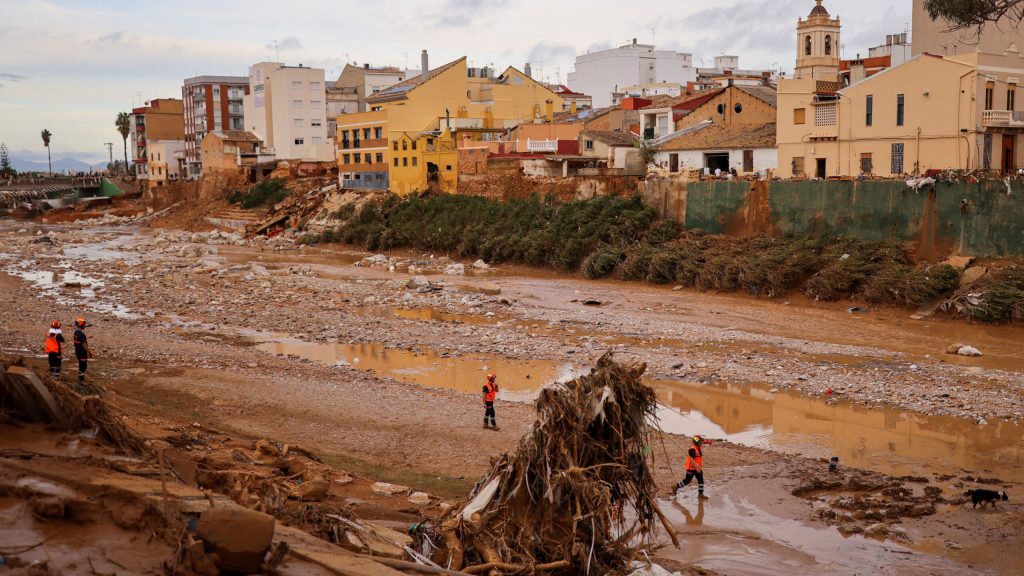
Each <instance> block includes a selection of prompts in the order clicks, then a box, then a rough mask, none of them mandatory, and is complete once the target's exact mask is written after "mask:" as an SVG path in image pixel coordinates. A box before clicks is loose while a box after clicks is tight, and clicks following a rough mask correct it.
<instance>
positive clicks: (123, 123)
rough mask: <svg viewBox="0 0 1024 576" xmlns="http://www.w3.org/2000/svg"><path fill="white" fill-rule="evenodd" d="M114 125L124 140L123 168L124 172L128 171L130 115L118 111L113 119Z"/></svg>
mask: <svg viewBox="0 0 1024 576" xmlns="http://www.w3.org/2000/svg"><path fill="white" fill-rule="evenodd" d="M114 126H116V127H117V131H118V132H119V133H120V134H121V140H123V141H124V169H125V173H127V172H128V134H130V133H131V131H132V120H131V116H129V115H128V113H127V112H118V113H117V120H115V121H114Z"/></svg>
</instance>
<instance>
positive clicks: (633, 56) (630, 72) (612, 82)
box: [567, 38, 697, 108]
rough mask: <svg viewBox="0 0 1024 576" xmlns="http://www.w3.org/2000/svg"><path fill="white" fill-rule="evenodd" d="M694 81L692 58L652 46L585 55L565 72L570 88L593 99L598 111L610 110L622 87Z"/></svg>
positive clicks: (634, 41) (637, 46) (630, 47)
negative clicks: (615, 96) (608, 107)
mask: <svg viewBox="0 0 1024 576" xmlns="http://www.w3.org/2000/svg"><path fill="white" fill-rule="evenodd" d="M696 79H697V69H696V68H694V67H693V55H692V54H685V53H682V52H674V51H671V50H657V49H656V48H655V47H654V45H653V44H638V43H637V41H636V38H634V39H633V42H632V43H631V44H626V45H625V46H619V47H617V48H611V49H608V50H601V51H598V52H588V53H587V54H581V55H579V56H577V57H576V66H575V68H574V70H573V71H572V72H569V75H568V80H567V84H568V85H569V87H570V88H572V89H573V90H575V91H577V92H581V93H583V94H589V95H590V96H591V97H592V98H593V105H594V106H596V107H598V108H603V107H605V106H611V105H612V104H613V103H614V95H615V94H622V93H623V90H624V89H625V88H626V87H636V86H642V85H644V84H660V83H663V82H668V83H674V84H680V85H682V86H685V85H686V83H687V82H693V81H694V80H696Z"/></svg>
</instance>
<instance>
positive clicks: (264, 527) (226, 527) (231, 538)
mask: <svg viewBox="0 0 1024 576" xmlns="http://www.w3.org/2000/svg"><path fill="white" fill-rule="evenodd" d="M196 536H198V537H199V538H200V539H202V541H203V543H204V548H205V550H206V551H207V552H212V553H214V554H216V555H217V567H218V568H220V569H221V570H223V571H227V572H241V573H243V574H252V573H258V572H260V569H261V566H262V565H263V557H264V556H266V554H267V550H269V549H270V544H271V542H272V541H273V539H274V517H273V516H270V515H268V514H264V513H262V512H257V511H255V510H249V509H248V508H241V507H237V506H231V507H226V506H225V507H217V508H211V509H209V510H207V511H206V512H203V513H202V515H201V516H200V517H199V526H198V528H197V529H196Z"/></svg>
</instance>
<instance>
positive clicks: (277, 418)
mask: <svg viewBox="0 0 1024 576" xmlns="http://www.w3.org/2000/svg"><path fill="white" fill-rule="evenodd" d="M41 231H45V232H46V233H48V234H50V236H51V237H52V238H53V239H54V244H35V243H32V242H31V241H32V240H33V239H35V238H36V237H37V236H36V235H35V233H34V232H35V229H33V230H31V231H28V230H27V231H26V232H25V233H23V234H19V233H18V231H17V229H11V227H9V226H8V227H0V238H2V239H3V241H4V243H3V245H2V247H0V269H2V270H4V271H5V273H4V274H0V294H2V296H0V323H2V325H3V326H4V330H3V331H2V332H0V348H3V349H4V351H6V352H9V353H10V352H21V353H25V354H31V353H33V352H34V351H35V349H36V348H37V347H38V345H39V344H38V341H39V339H40V336H39V333H40V330H41V329H40V327H45V326H47V325H48V324H49V321H50V320H51V319H52V318H54V317H57V318H62V319H64V320H65V322H68V321H69V320H70V319H71V318H74V317H75V316H76V315H78V314H80V313H81V311H82V310H83V309H84V310H85V311H86V313H87V314H88V316H89V318H90V322H91V323H92V324H93V325H94V327H93V328H92V329H91V330H90V336H91V337H93V338H94V342H95V346H96V347H97V350H98V352H99V354H98V358H97V359H96V361H95V362H94V366H93V367H92V368H91V369H90V370H93V371H95V373H96V375H97V377H102V378H104V379H106V380H107V381H108V382H109V388H110V390H111V391H112V392H113V397H114V398H115V399H116V401H117V402H119V403H121V404H122V405H124V406H127V407H130V408H132V409H133V410H136V411H139V412H142V413H152V414H156V415H160V416H162V417H168V418H175V419H181V420H183V421H192V422H198V423H202V424H204V425H210V426H215V427H218V428H220V429H224V430H228V431H231V432H233V433H238V434H241V435H244V436H247V437H261V436H266V437H271V438H275V439H278V440H280V441H284V442H293V443H298V444H302V445H310V446H313V447H315V448H316V449H317V450H320V451H322V452H323V453H324V454H325V456H326V457H327V459H328V460H329V461H331V463H333V464H335V465H338V466H340V467H342V468H345V469H348V470H353V471H357V472H361V473H365V474H368V475H372V476H374V477H378V478H381V479H385V480H389V481H393V482H399V483H404V484H407V485H414V486H417V487H421V488H422V489H424V490H427V491H430V492H431V493H436V494H439V495H442V496H444V497H457V496H459V495H461V494H464V493H465V490H466V489H467V488H468V487H469V486H471V485H472V483H473V482H475V480H476V478H477V477H478V476H479V474H481V473H482V472H483V471H485V470H486V469H487V467H488V466H489V459H490V458H492V457H494V456H497V455H498V454H500V453H501V452H502V451H504V450H508V449H510V447H511V446H513V445H514V443H515V442H516V440H517V439H518V438H519V437H520V436H521V435H522V433H523V432H524V431H525V430H526V429H527V427H528V426H529V425H530V423H531V421H532V413H531V412H532V411H531V407H530V405H529V401H530V399H531V398H532V397H533V395H534V394H535V393H536V390H537V389H538V388H539V387H541V386H543V385H544V384H545V383H547V382H550V381H552V380H555V379H565V378H567V377H569V376H571V375H572V374H574V373H576V372H577V371H579V370H582V369H586V367H587V366H589V365H590V364H591V363H592V362H593V361H594V360H595V359H596V357H597V356H599V355H600V354H601V353H603V352H604V351H605V350H608V349H613V350H615V351H616V354H617V355H618V356H619V357H621V358H625V359H629V360H636V361H642V362H647V363H648V364H649V366H650V370H649V372H648V373H649V375H650V377H651V380H650V381H651V383H652V385H653V386H655V387H656V388H657V389H658V391H659V398H660V399H661V400H662V402H663V403H664V405H665V407H664V409H663V410H662V413H661V414H660V415H659V416H660V417H661V425H662V426H663V427H664V429H665V430H666V431H668V432H670V433H671V435H669V436H666V438H667V440H666V443H665V446H664V448H663V449H662V448H659V449H658V450H656V451H655V452H656V455H657V456H656V458H657V465H658V471H659V484H661V485H663V486H671V485H672V483H673V482H674V479H677V478H678V476H679V475H680V470H679V469H678V468H679V462H680V459H681V458H680V456H679V455H680V454H681V452H682V449H683V447H684V446H683V445H682V444H684V443H685V439H684V436H686V435H689V434H693V433H701V434H704V435H706V436H709V437H712V438H716V439H725V440H728V442H727V443H723V444H717V445H716V446H715V449H717V454H716V455H715V458H716V459H717V462H715V460H714V459H712V460H711V461H712V462H715V463H714V464H713V466H714V468H712V470H713V471H714V480H713V484H712V486H714V488H713V494H715V496H716V498H715V500H713V501H712V502H709V503H707V504H706V505H705V515H704V517H703V519H702V523H701V524H698V525H695V524H692V521H691V520H689V519H688V518H687V515H686V513H684V512H683V511H682V510H681V509H679V510H677V512H678V513H677V514H676V515H675V516H674V519H673V521H674V523H675V524H676V525H677V526H678V527H680V529H681V530H683V531H684V532H686V531H687V530H689V531H691V532H693V536H694V538H695V539H694V542H700V546H699V547H698V546H694V547H687V550H686V552H687V554H683V555H679V554H675V553H666V554H667V556H666V557H667V558H676V559H679V560H685V561H696V562H697V563H698V564H701V565H707V566H708V567H709V568H713V569H716V570H717V569H721V570H722V571H724V572H726V573H740V574H742V573H763V572H757V571H756V570H755V568H756V565H758V564H760V565H763V561H762V560H751V558H754V559H767V558H777V559H782V560H784V562H782V563H781V564H780V566H786V567H789V568H792V571H790V572H788V573H820V571H821V570H826V571H831V572H834V573H848V574H856V573H871V572H873V570H871V569H868V570H865V569H864V566H875V567H877V566H881V565H882V564H878V563H877V562H876V560H877V559H879V558H883V559H884V558H890V559H892V563H893V564H894V565H898V566H899V567H900V570H899V573H910V574H913V573H942V572H941V571H935V570H932V571H931V572H928V571H927V570H926V569H924V568H922V569H920V570H919V571H916V572H915V570H918V568H920V567H931V566H939V565H941V562H942V561H949V562H955V563H956V565H958V566H961V567H962V568H964V569H966V567H967V566H974V567H975V568H976V569H978V570H980V571H981V573H1013V572H1012V570H1009V569H1008V568H1007V566H1014V565H1015V564H1012V563H1008V561H1007V560H1006V558H1007V557H1009V558H1010V559H1011V560H1013V561H1015V562H1019V561H1020V560H1021V556H1020V553H1019V550H1020V549H1022V547H1021V543H1022V540H1021V537H1020V534H1021V531H1020V527H1021V518H1022V513H1021V509H1020V508H1018V507H1017V506H1016V504H1014V502H1013V501H1012V500H1011V502H1010V503H1009V504H1010V505H1009V506H1007V507H1005V511H1003V512H1000V513H989V512H987V511H986V512H985V513H983V514H973V511H969V510H967V509H965V508H964V507H963V506H962V504H961V503H960V502H958V501H956V500H955V498H954V496H955V495H956V494H958V493H959V492H962V491H963V490H965V489H966V488H969V487H974V486H977V485H979V484H978V483H977V480H978V479H979V478H980V479H982V480H986V481H988V480H992V479H995V480H996V481H997V482H996V483H995V484H993V485H992V486H996V485H998V486H1001V487H1003V488H1005V489H1007V490H1008V491H1010V492H1011V493H1013V492H1015V491H1019V485H1020V483H1021V482H1024V432H1022V429H1021V425H1020V424H1019V421H1020V417H1021V415H1022V414H1024V410H1022V406H1024V403H1022V402H1024V399H1022V397H1021V390H1022V388H1021V386H1022V382H1024V380H1022V371H1024V361H1021V358H1020V355H1021V349H1020V346H1019V344H1016V343H1019V342H1021V341H1024V338H1021V336H1022V334H1024V333H1021V331H1020V329H1019V328H1015V327H985V326H972V325H964V324H955V325H954V324H951V323H946V322H942V321H940V320H929V321H925V322H921V321H912V320H909V319H905V318H902V317H901V314H902V313H899V314H898V313H895V312H888V311H884V310H872V311H869V312H868V313H866V314H850V313H848V312H846V310H845V308H842V307H839V306H831V305H830V306H819V305H815V304H813V303H807V302H799V301H797V300H791V301H789V302H788V304H787V302H786V301H782V302H763V301H757V300H751V299H747V298H742V297H735V296H727V297H723V296H718V295H710V294H698V293H694V292H686V291H683V292H675V291H672V290H670V289H663V288H657V287H649V286H641V285H638V284H635V283H629V284H624V283H618V282H613V281H607V282H606V281H602V282H588V281H584V280H581V279H576V278H571V277H566V276H559V275H555V274H550V273H535V271H531V270H523V269H517V268H508V269H499V270H496V271H495V270H491V271H487V272H481V273H470V274H469V275H468V276H465V277H448V276H443V275H440V274H437V273H430V272H429V271H428V273H426V274H424V275H425V276H426V278H427V279H428V281H431V282H433V283H434V285H432V286H430V287H429V289H425V290H411V289H409V288H407V287H406V286H405V282H406V280H407V279H408V278H409V276H410V275H409V274H403V273H400V272H389V271H388V270H387V269H386V268H371V267H365V266H354V265H353V264H354V263H355V262H358V261H360V260H361V259H362V258H363V257H364V256H365V255H364V254H358V253H349V252H345V251H344V250H343V249H342V248H338V247H333V248H328V249H315V250H298V249H296V248H295V247H293V246H275V245H256V246H253V245H250V244H249V243H246V242H244V241H242V242H240V243H241V245H232V242H234V241H233V240H231V239H230V238H228V239H223V238H220V239H214V240H213V241H211V239H210V238H209V237H208V236H207V237H194V236H192V235H191V234H189V235H184V234H179V233H177V232H174V231H163V232H161V231H157V232H156V233H153V232H152V231H146V230H139V229H134V228H117V229H91V228H81V229H76V228H60V227H58V228H52V227H51V228H43V229H41ZM192 240H196V241H194V242H193V241H192ZM406 256H416V257H419V256H420V255H406ZM423 259H424V260H426V261H429V260H430V259H429V255H426V257H425V258H423ZM442 282H443V283H444V285H443V286H442V285H441V283H442ZM483 283H496V284H498V285H499V286H500V288H501V294H500V296H487V295H484V294H481V292H480V290H479V287H480V285H482V284H483ZM585 299H593V300H597V301H599V302H600V303H601V305H599V306H586V305H583V304H582V303H581V301H582V300H585ZM953 339H955V340H958V341H963V342H965V343H969V344H971V345H974V346H977V347H979V348H982V349H983V350H984V352H985V356H983V357H981V358H960V357H950V356H945V355H944V354H942V352H943V350H944V349H945V346H947V345H948V343H949V342H947V341H948V340H953ZM488 370H495V371H497V372H498V374H499V378H500V381H501V382H502V383H503V385H504V388H503V392H502V396H501V399H500V400H499V404H498V415H499V423H500V425H501V427H502V429H501V431H499V432H492V431H484V430H482V429H481V426H480V416H481V415H482V409H481V406H480V400H479V398H478V396H477V395H476V392H477V386H478V384H479V383H480V381H481V380H482V377H483V374H485V373H486V371H488ZM825 388H831V389H832V394H829V395H825V394H823V390H824V389H825ZM831 455H839V456H840V459H841V462H842V463H843V465H844V466H849V467H851V468H853V467H855V468H863V469H864V470H866V471H867V472H866V473H867V474H870V475H875V476H886V477H889V476H894V477H899V476H913V477H924V478H926V479H927V480H928V483H929V484H930V485H934V486H936V487H938V488H940V489H941V490H942V494H943V498H946V499H948V500H950V501H951V502H952V503H941V504H940V505H939V506H938V508H937V510H938V512H937V513H935V514H931V515H929V516H928V517H927V518H926V519H924V520H920V519H912V520H907V519H902V518H889V519H885V522H886V523H888V524H887V525H894V526H902V527H904V528H905V529H906V530H907V537H908V541H907V542H903V541H900V542H892V540H891V539H890V538H888V537H886V536H884V535H883V536H881V537H875V536H864V535H862V534H860V533H852V534H847V535H842V534H840V533H839V532H838V531H837V528H836V526H835V525H832V524H829V523H828V521H827V520H828V519H824V518H822V517H821V515H820V514H819V509H823V508H824V507H827V508H829V509H831V508H833V505H832V504H831V503H827V502H826V503H824V504H822V503H821V502H817V503H816V502H812V501H811V500H809V499H807V498H803V497H796V496H794V495H793V494H791V491H792V490H793V489H794V488H795V487H796V486H798V485H799V483H800V482H801V479H802V477H804V476H806V470H807V469H809V468H810V467H818V468H820V467H822V466H824V464H823V463H822V461H821V460H820V459H821V458H824V457H828V456H831ZM1000 489H1001V488H1000ZM917 491H918V492H920V491H921V490H920V487H918V490H917ZM666 496H667V495H666ZM755 496H756V497H755ZM835 496H836V497H840V496H843V494H842V491H841V490H840V491H838V492H837V493H836V494H835ZM688 497H692V494H690V495H689V496H687V495H684V496H682V497H680V498H681V499H680V500H679V502H680V506H684V507H685V506H686V505H687V502H688V501H687V498H688ZM689 504H690V505H691V507H692V504H693V503H692V502H690V503H689ZM672 506H673V507H674V506H675V504H672ZM688 512H690V516H693V515H694V514H695V513H696V509H693V510H689V509H688ZM857 522H858V523H859V527H860V528H861V529H862V530H863V529H865V528H867V527H868V524H867V522H866V521H865V520H864V519H859V520H857ZM780 523H782V524H785V525H786V526H789V527H790V528H791V529H790V530H788V531H786V532H781V531H776V530H774V529H773V528H772V526H774V525H776V524H780ZM915 523H916V524H915ZM694 526H699V527H698V528H694ZM972 528H973V530H972ZM981 528H984V529H981ZM951 534H955V537H952V536H949V535H951ZM695 550H699V551H701V552H699V553H694V551H695ZM741 550H749V551H753V552H751V554H752V555H751V556H750V557H747V556H745V553H741V552H740V551H741ZM995 550H1003V551H1004V553H1003V554H999V553H995V552H994V551H995ZM1006 551H1017V552H1009V553H1006ZM867 558H872V559H875V560H872V562H875V563H870V562H869V563H868V564H863V563H861V564H858V562H857V560H858V559H867ZM903 559H906V561H903ZM942 559H944V560H942ZM914 566H917V567H918V568H914ZM780 573H782V572H780Z"/></svg>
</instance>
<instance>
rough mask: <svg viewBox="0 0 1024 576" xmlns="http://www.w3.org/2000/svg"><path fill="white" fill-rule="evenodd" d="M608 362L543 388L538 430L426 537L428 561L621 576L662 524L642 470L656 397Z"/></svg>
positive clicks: (487, 569) (474, 569)
mask: <svg viewBox="0 0 1024 576" xmlns="http://www.w3.org/2000/svg"><path fill="white" fill-rule="evenodd" d="M644 368H645V366H644V365H638V366H631V367H627V366H623V365H621V364H618V363H616V362H615V361H614V360H613V359H612V358H611V355H610V354H606V355H605V356H603V357H602V358H601V359H600V360H599V361H598V363H597V367H596V368H595V369H593V370H592V371H591V373H590V374H588V375H585V376H581V377H579V378H577V379H575V380H573V381H571V382H568V383H565V384H559V385H556V386H553V387H549V388H545V389H544V390H542V391H541V394H540V398H539V399H538V400H537V420H536V422H535V423H534V424H533V426H532V427H531V429H530V430H529V431H528V432H527V433H526V435H525V436H523V438H522V440H521V441H520V443H519V447H518V449H517V450H516V452H515V453H514V454H505V455H503V456H502V457H501V458H499V459H498V460H497V461H496V462H495V463H494V465H493V467H492V468H491V471H490V472H489V473H488V474H487V475H486V476H485V477H484V478H483V479H482V480H480V482H479V483H478V484H477V485H476V487H475V488H474V489H473V491H472V492H471V493H470V496H469V498H468V500H467V502H466V503H465V504H463V505H462V506H461V507H459V508H458V509H452V510H450V511H449V512H448V513H446V515H445V516H443V517H442V518H441V519H440V525H439V526H437V527H436V528H435V529H434V530H433V534H432V535H433V539H432V542H434V543H436V544H437V545H438V546H439V548H438V549H437V550H436V551H435V552H434V560H435V562H437V563H438V564H440V565H442V566H448V567H449V568H450V569H452V570H462V571H464V572H466V573H469V574H484V573H486V574H490V575H492V576H494V575H497V574H523V573H530V574H533V573H537V572H545V573H550V574H625V573H628V572H629V570H628V568H627V567H628V566H629V564H630V563H631V562H632V561H633V560H634V559H637V558H638V557H639V556H640V554H641V553H642V552H645V551H647V550H649V549H650V547H651V536H652V534H653V532H654V531H655V528H656V525H657V524H658V523H659V522H660V523H661V525H662V526H664V528H665V530H666V531H668V533H669V534H671V535H672V538H673V541H674V542H675V535H674V533H673V531H672V530H671V528H670V527H669V525H668V522H667V521H666V520H665V518H664V516H663V515H662V513H661V510H660V509H659V508H658V504H657V501H656V490H657V488H656V486H655V484H654V480H653V477H652V474H651V470H650V468H649V467H648V462H647V455H648V451H649V449H648V446H649V445H650V437H651V430H652V428H651V426H650V425H649V422H650V419H651V418H652V417H653V415H654V411H655V401H656V400H655V393H654V390H652V389H651V388H649V387H647V386H645V385H644V384H643V383H642V382H641V381H640V376H641V374H643V371H644Z"/></svg>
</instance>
